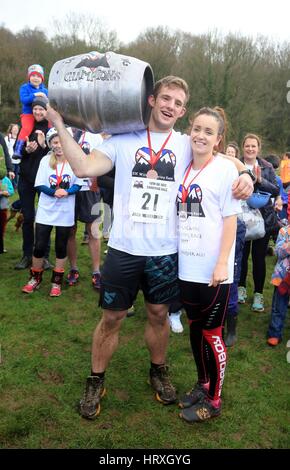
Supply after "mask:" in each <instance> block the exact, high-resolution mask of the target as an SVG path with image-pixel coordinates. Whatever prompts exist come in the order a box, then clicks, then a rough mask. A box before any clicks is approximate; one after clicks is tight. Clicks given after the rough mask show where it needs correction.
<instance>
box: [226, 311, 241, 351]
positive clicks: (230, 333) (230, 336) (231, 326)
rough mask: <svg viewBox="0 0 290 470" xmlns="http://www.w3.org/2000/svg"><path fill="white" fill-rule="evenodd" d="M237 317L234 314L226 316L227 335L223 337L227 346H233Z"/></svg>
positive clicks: (235, 339)
mask: <svg viewBox="0 0 290 470" xmlns="http://www.w3.org/2000/svg"><path fill="white" fill-rule="evenodd" d="M237 321H238V317H237V316H234V315H228V316H227V336H226V339H225V344H226V346H227V347H228V348H230V347H231V346H233V345H234V344H235V343H236V341H237V334H236V327H237Z"/></svg>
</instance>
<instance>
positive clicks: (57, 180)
mask: <svg viewBox="0 0 290 470" xmlns="http://www.w3.org/2000/svg"><path fill="white" fill-rule="evenodd" d="M65 163H66V160H65V161H64V162H63V164H62V167H61V170H60V174H59V175H58V173H57V165H56V168H55V173H56V186H57V187H59V185H60V183H61V177H62V173H63V169H64V165H65Z"/></svg>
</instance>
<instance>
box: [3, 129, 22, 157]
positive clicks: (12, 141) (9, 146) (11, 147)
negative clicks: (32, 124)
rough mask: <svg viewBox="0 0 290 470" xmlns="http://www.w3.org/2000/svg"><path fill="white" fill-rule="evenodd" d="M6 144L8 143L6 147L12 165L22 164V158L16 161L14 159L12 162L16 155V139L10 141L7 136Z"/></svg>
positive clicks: (11, 138)
mask: <svg viewBox="0 0 290 470" xmlns="http://www.w3.org/2000/svg"><path fill="white" fill-rule="evenodd" d="M5 142H6V145H7V148H8V152H9V155H10V158H11V161H12V163H15V164H17V163H20V162H21V160H20V158H17V160H14V159H13V160H12V157H13V155H14V149H13V147H14V144H15V142H16V139H13V137H10V139H9V138H8V135H6V136H5Z"/></svg>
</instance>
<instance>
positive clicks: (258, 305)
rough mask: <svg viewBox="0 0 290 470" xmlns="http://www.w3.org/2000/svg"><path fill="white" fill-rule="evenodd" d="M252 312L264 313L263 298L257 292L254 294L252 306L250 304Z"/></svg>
mask: <svg viewBox="0 0 290 470" xmlns="http://www.w3.org/2000/svg"><path fill="white" fill-rule="evenodd" d="M252 310H253V312H264V310H265V309H264V296H263V294H260V293H259V292H255V294H254V299H253V304H252Z"/></svg>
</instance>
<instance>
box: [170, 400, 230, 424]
mask: <svg viewBox="0 0 290 470" xmlns="http://www.w3.org/2000/svg"><path fill="white" fill-rule="evenodd" d="M220 413H221V404H220V405H219V407H215V406H213V405H212V404H211V402H210V401H209V399H208V398H206V397H205V398H204V399H203V400H201V401H199V402H197V403H196V404H195V405H193V406H191V407H190V408H184V409H183V410H182V411H181V412H180V413H179V416H180V418H182V419H184V420H185V421H187V422H188V423H200V422H202V421H206V420H208V419H211V418H217V417H218V416H219V415H220Z"/></svg>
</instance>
